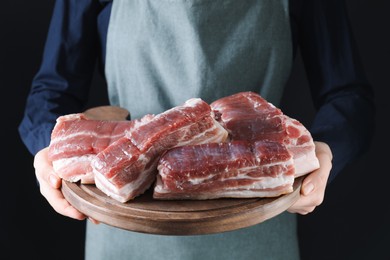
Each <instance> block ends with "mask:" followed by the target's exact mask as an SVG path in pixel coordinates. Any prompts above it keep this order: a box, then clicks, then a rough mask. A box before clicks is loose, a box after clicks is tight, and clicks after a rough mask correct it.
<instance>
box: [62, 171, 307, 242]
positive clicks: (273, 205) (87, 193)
mask: <svg viewBox="0 0 390 260" xmlns="http://www.w3.org/2000/svg"><path fill="white" fill-rule="evenodd" d="M302 179H303V177H300V178H298V179H296V180H295V183H294V190H293V192H292V193H289V194H286V195H282V196H279V197H275V198H253V199H212V200H199V201H196V200H166V201H164V200H156V199H153V198H152V190H148V191H147V192H146V193H145V194H143V195H140V196H139V197H137V198H135V199H134V200H131V201H129V202H126V203H121V202H118V201H116V200H114V199H112V198H110V197H108V196H107V195H106V194H104V193H103V192H101V191H100V190H99V189H98V188H96V186H95V185H91V184H80V183H71V182H67V181H63V183H62V192H63V194H64V196H65V198H66V199H67V200H68V201H69V202H70V203H71V204H72V205H73V206H74V207H75V208H77V209H78V210H80V211H81V212H83V213H84V214H86V215H88V216H90V217H92V218H94V219H96V220H98V221H100V222H102V223H105V224H108V225H111V226H115V227H118V228H122V229H125V230H131V231H136V232H141V233H150V234H160V235H201V234H212V233H220V232H226V231H232V230H236V229H240V228H244V227H249V226H252V225H255V224H259V223H261V222H263V221H266V220H267V219H270V218H272V217H274V216H276V215H278V214H280V213H282V212H283V211H285V210H286V209H288V208H289V207H290V206H291V205H292V204H293V203H294V202H295V201H296V200H297V199H298V198H299V196H300V187H301V183H302Z"/></svg>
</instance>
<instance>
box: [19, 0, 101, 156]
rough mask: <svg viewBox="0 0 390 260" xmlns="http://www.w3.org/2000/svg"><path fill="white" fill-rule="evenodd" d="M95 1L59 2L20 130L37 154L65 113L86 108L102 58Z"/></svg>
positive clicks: (47, 141) (46, 144) (65, 0)
mask: <svg viewBox="0 0 390 260" xmlns="http://www.w3.org/2000/svg"><path fill="white" fill-rule="evenodd" d="M100 8H101V6H100V3H99V2H98V1H94V0H85V1H84V0H83V1H80V0H57V1H56V2H55V5H54V9H53V14H52V18H51V21H50V26H49V29H48V34H47V39H46V42H45V48H44V53H43V57H42V62H41V66H40V68H39V70H38V72H37V73H36V75H35V77H34V78H33V80H32V85H31V89H30V93H29V95H28V97H27V100H26V107H25V111H24V116H23V119H22V121H21V123H20V125H19V128H18V130H19V134H20V137H21V139H22V141H23V142H24V144H25V145H26V147H27V148H28V150H29V151H30V152H31V153H32V154H33V155H35V154H36V153H37V152H38V151H39V150H41V149H43V148H44V147H47V146H48V145H49V143H50V135H51V131H52V129H53V127H54V124H55V120H56V119H57V118H58V116H60V115H64V114H70V113H76V112H80V111H82V109H83V107H84V106H85V104H86V102H87V99H88V95H89V88H90V83H91V80H92V76H93V73H94V69H95V64H96V61H97V51H98V46H99V44H98V42H99V41H98V34H97V15H98V13H99V10H100Z"/></svg>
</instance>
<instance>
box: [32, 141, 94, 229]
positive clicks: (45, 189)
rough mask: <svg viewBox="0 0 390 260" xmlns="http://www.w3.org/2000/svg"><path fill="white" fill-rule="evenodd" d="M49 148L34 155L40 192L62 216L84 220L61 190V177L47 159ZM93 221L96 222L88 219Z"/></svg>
mask: <svg viewBox="0 0 390 260" xmlns="http://www.w3.org/2000/svg"><path fill="white" fill-rule="evenodd" d="M48 151H49V148H48V147H46V148H44V149H42V150H41V151H39V152H38V153H37V154H36V155H35V157H34V168H35V175H36V177H37V180H38V182H39V187H40V191H41V194H42V195H43V196H44V197H45V198H46V200H47V201H48V202H49V204H50V205H51V206H52V207H53V209H54V210H55V211H56V212H58V213H59V214H62V215H64V216H67V217H70V218H74V219H78V220H84V219H86V218H87V216H86V215H84V214H83V213H81V212H80V211H78V210H77V209H75V208H74V207H73V206H72V205H71V204H70V203H69V202H68V201H67V200H66V199H65V197H64V195H63V194H62V192H61V189H60V188H61V183H62V181H61V178H60V177H58V175H57V174H56V173H55V171H54V169H53V166H52V164H51V162H50V161H49V159H48ZM90 220H91V221H92V222H93V223H95V224H97V223H98V222H97V221H95V220H93V219H90Z"/></svg>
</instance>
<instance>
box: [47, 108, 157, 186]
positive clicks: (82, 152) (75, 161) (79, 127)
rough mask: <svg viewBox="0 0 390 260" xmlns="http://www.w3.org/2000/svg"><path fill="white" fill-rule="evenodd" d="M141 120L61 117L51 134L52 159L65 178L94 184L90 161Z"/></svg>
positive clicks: (50, 155)
mask: <svg viewBox="0 0 390 260" xmlns="http://www.w3.org/2000/svg"><path fill="white" fill-rule="evenodd" d="M150 117H151V116H150V115H148V116H147V117H145V118H146V119H147V118H150ZM139 123H140V122H139V121H137V120H133V121H125V120H124V121H107V120H89V119H88V118H87V117H86V116H85V115H84V114H82V113H79V114H70V115H65V116H60V117H59V118H58V119H57V121H56V125H55V126H54V129H53V131H52V134H51V141H50V146H49V160H51V161H52V163H53V168H54V170H55V171H56V173H57V174H58V175H59V176H60V177H61V178H63V179H64V180H67V181H70V182H77V181H79V180H81V182H82V183H94V177H93V173H92V167H91V160H92V159H93V158H94V157H95V156H96V154H97V153H99V152H100V151H102V150H104V149H105V148H106V147H107V146H109V145H110V144H111V143H112V142H114V141H116V140H118V139H120V138H121V137H123V136H124V135H125V132H126V131H128V130H130V129H131V128H132V127H134V126H135V125H137V124H139Z"/></svg>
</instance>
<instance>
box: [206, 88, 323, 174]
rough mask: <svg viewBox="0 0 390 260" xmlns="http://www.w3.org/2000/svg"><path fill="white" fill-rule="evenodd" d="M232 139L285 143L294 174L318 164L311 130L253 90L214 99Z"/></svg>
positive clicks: (308, 171) (302, 172)
mask: <svg viewBox="0 0 390 260" xmlns="http://www.w3.org/2000/svg"><path fill="white" fill-rule="evenodd" d="M211 107H212V109H213V110H216V113H220V118H219V120H220V122H221V124H222V125H223V126H224V127H225V128H226V129H227V130H228V132H229V136H230V138H231V140H248V141H256V140H270V141H276V142H279V143H282V144H284V145H286V147H287V149H288V150H289V151H290V152H291V153H292V155H293V159H294V164H295V177H299V176H302V175H305V174H307V173H310V172H311V171H313V170H315V169H318V168H319V162H318V159H317V157H316V154H315V145H314V142H313V139H312V136H311V134H310V132H309V131H308V130H307V129H306V128H305V127H304V126H303V125H302V124H301V123H300V122H299V121H297V120H295V119H292V118H290V117H288V116H286V115H284V114H283V113H282V111H281V110H280V109H278V108H276V107H275V106H274V105H273V104H271V103H269V102H267V101H266V100H265V99H264V98H262V97H261V96H260V95H258V94H256V93H254V92H240V93H237V94H234V95H231V96H227V97H224V98H221V99H218V100H216V101H214V102H213V103H211Z"/></svg>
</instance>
